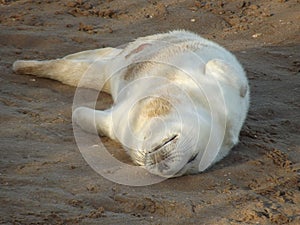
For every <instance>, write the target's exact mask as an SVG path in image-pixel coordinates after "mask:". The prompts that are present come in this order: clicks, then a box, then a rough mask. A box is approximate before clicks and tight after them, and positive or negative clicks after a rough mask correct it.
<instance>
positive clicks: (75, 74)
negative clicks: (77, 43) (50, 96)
mask: <svg viewBox="0 0 300 225" xmlns="http://www.w3.org/2000/svg"><path fill="white" fill-rule="evenodd" d="M121 51H122V50H121V49H115V48H103V49H97V50H90V51H84V52H79V53H76V54H72V55H68V56H66V57H64V58H60V59H54V60H45V61H36V60H18V61H16V62H14V64H13V70H14V71H15V72H16V73H18V74H30V75H35V76H38V77H44V78H50V79H53V80H58V81H60V82H62V83H64V84H67V85H71V86H84V87H88V88H93V89H101V88H103V85H104V83H105V81H107V80H106V75H105V73H104V66H105V64H106V63H107V62H109V59H112V58H113V57H114V56H116V55H117V54H119V53H120V52H121ZM83 77H86V79H84V80H85V81H84V82H80V80H81V79H82V78H83ZM104 89H105V87H104ZM107 91H108V90H107Z"/></svg>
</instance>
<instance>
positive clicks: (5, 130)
mask: <svg viewBox="0 0 300 225" xmlns="http://www.w3.org/2000/svg"><path fill="white" fill-rule="evenodd" d="M299 12H300V3H299V0H297V1H296V0H274V1H271V0H266V1H263V0H256V1H251V3H250V1H236V0H226V1H215V0H213V1H192V0H185V1H183V0H177V1H175V0H165V1H154V0H148V1H146V0H140V1H131V0H128V1H127V0H126V1H125V0H101V1H83V0H82V1H80V0H77V1H71V0H69V1H67V0H63V1H56V0H55V1H33V0H20V1H14V0H2V1H0V68H1V75H0V122H1V129H0V140H1V141H0V154H1V157H0V160H1V164H0V185H1V186H0V204H1V209H0V223H1V224H77V223H78V224H295V225H296V224H300V181H299V171H300V86H299V85H300V73H299V72H300V28H299V26H300V14H299ZM172 29H188V30H191V31H194V32H197V33H199V34H201V35H203V36H204V37H206V38H208V39H211V40H213V41H216V42H218V43H220V44H222V45H224V46H225V47H227V48H228V49H229V50H231V51H232V52H233V53H234V54H236V56H237V57H238V59H239V60H240V61H241V63H242V64H243V65H244V67H245V69H246V71H247V74H248V78H249V81H250V85H251V108H250V112H249V116H248V119H247V121H246V124H245V126H244V128H243V130H242V132H241V141H240V144H239V145H238V146H236V147H235V148H234V149H233V151H232V152H231V153H230V155H229V156H228V157H226V158H225V159H224V160H222V161H221V162H220V163H218V164H217V165H215V166H214V167H213V168H211V169H210V170H208V171H207V172H205V173H202V174H198V175H194V176H183V177H180V178H175V179H169V180H166V181H164V182H162V183H159V184H156V185H151V186H146V187H129V186H123V185H119V184H115V183H113V182H110V181H108V180H106V179H105V178H103V177H101V176H100V175H98V174H97V173H95V172H94V171H93V170H92V169H91V168H90V166H89V165H88V164H87V163H86V162H85V161H84V159H83V158H82V156H81V154H80V152H79V150H78V148H77V146H76V143H75V141H74V137H73V130H72V124H71V107H72V100H73V95H74V92H75V88H73V87H69V86H66V85H63V84H60V83H58V82H56V81H52V80H47V79H40V78H36V77H32V76H25V75H24V76H20V75H16V74H14V73H13V72H12V63H13V62H14V61H15V60H17V59H51V58H57V57H62V56H64V55H66V54H70V53H74V52H77V51H81V50H86V49H94V48H99V47H105V46H118V45H121V44H123V43H125V42H128V41H131V40H133V39H134V38H136V37H139V36H144V35H147V34H153V33H157V32H163V31H168V30H172ZM100 99H101V101H102V103H101V104H102V107H105V106H108V105H109V104H110V103H111V99H110V97H109V96H107V95H105V94H103V95H101V96H100ZM103 141H104V143H105V144H106V145H107V146H109V147H110V148H112V149H114V151H116V152H121V153H119V154H120V155H121V157H122V155H123V153H122V148H121V147H120V146H119V145H118V144H117V143H114V142H112V141H110V140H108V139H104V140H103ZM123 157H124V158H126V156H123Z"/></svg>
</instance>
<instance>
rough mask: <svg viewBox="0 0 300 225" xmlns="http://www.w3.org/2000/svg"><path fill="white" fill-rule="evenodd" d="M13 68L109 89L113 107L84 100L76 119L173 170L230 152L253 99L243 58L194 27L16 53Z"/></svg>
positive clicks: (160, 169) (192, 169) (188, 169)
mask: <svg viewBox="0 0 300 225" xmlns="http://www.w3.org/2000/svg"><path fill="white" fill-rule="evenodd" d="M13 69H14V71H16V72H19V73H28V74H33V75H37V76H41V77H48V78H51V79H56V80H59V81H61V82H63V83H65V84H69V85H73V86H78V85H80V86H84V87H89V88H94V89H97V90H100V89H102V90H104V91H106V92H108V93H110V94H111V95H112V97H113V99H114V103H115V104H114V106H113V107H112V108H111V109H108V110H105V111H99V110H93V109H88V108H85V107H80V108H77V109H76V110H75V111H74V112H73V118H74V120H75V122H76V123H78V124H79V126H80V127H82V128H83V129H84V130H86V131H88V132H98V133H100V134H102V135H106V136H108V137H110V138H112V139H114V140H118V141H119V142H120V143H121V144H123V146H124V148H125V149H126V150H127V152H128V154H129V155H130V156H131V157H132V159H133V161H134V162H136V163H137V164H139V165H142V166H144V167H145V168H146V169H147V170H149V171H150V172H151V173H154V174H157V175H160V176H166V177H171V176H179V175H182V174H187V173H197V172H201V171H203V170H205V169H207V168H208V167H209V166H211V165H212V164H213V163H215V162H217V161H219V160H220V159H222V158H223V157H224V156H226V155H227V154H228V152H229V151H230V149H231V148H232V147H233V146H234V145H236V144H237V143H238V139H239V132H240V130H241V127H242V125H243V123H244V120H245V118H246V114H247V111H248V107H249V87H248V81H247V78H246V76H245V72H244V70H243V68H242V66H241V65H240V64H239V62H238V61H237V60H236V58H235V57H234V56H233V55H232V54H231V53H230V52H228V51H227V50H225V49H224V48H222V47H220V46H219V45H217V44H215V43H213V42H211V41H208V40H206V39H203V38H202V37H200V36H198V35H196V34H194V33H190V32H187V31H173V32H170V33H164V34H157V35H153V36H147V37H142V38H138V39H137V40H135V41H134V42H132V43H130V44H129V45H127V46H126V48H125V49H116V48H104V49H98V50H92V51H85V52H80V53H77V54H73V55H69V56H66V57H64V58H62V59H56V60H50V61H40V62H38V61H16V62H15V63H14V66H13ZM84 73H86V74H85V76H84V77H83V74H84ZM82 78H83V80H84V82H79V81H80V80H81V79H82ZM105 81H108V82H107V83H106V84H105V85H104V83H105Z"/></svg>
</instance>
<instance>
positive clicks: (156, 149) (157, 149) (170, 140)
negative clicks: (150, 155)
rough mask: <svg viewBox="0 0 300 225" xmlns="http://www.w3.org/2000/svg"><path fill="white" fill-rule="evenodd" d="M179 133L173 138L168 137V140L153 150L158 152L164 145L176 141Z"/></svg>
mask: <svg viewBox="0 0 300 225" xmlns="http://www.w3.org/2000/svg"><path fill="white" fill-rule="evenodd" d="M177 137H178V135H177V134H176V135H174V136H172V137H171V138H169V139H167V140H166V141H164V142H163V143H162V144H160V145H158V146H156V147H155V148H154V149H153V150H152V151H151V152H157V151H159V150H160V149H162V148H163V147H165V146H166V145H168V144H170V143H171V142H172V141H174V140H175V139H177Z"/></svg>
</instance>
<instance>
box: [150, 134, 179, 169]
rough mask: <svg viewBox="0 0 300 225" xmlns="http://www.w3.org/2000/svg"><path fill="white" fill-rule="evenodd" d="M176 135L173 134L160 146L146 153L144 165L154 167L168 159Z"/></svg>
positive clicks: (176, 137) (175, 140) (174, 144)
mask: <svg viewBox="0 0 300 225" xmlns="http://www.w3.org/2000/svg"><path fill="white" fill-rule="evenodd" d="M177 140H178V135H177V134H175V135H173V136H171V137H170V138H168V139H165V140H164V141H163V142H162V143H161V144H159V145H157V146H155V147H154V148H153V149H152V150H151V151H149V152H148V153H146V164H148V165H154V164H158V163H161V162H163V161H165V160H166V159H170V157H171V155H172V154H171V153H172V150H173V149H174V148H175V146H176V142H177Z"/></svg>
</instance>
